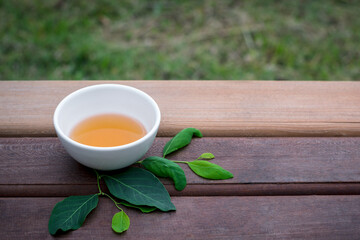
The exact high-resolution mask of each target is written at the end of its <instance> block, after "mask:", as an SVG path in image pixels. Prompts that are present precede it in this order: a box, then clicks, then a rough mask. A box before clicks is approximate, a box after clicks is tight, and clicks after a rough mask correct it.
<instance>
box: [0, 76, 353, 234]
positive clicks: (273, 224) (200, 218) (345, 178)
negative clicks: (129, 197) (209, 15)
mask: <svg viewBox="0 0 360 240" xmlns="http://www.w3.org/2000/svg"><path fill="white" fill-rule="evenodd" d="M98 83H99V82H91V81H78V82H73V81H54V82H47V81H41V82H40V81H38V82H37V81H27V82H0V137H1V138H0V213H1V214H0V220H1V221H0V223H1V224H0V232H1V237H0V238H1V239H49V238H52V236H51V235H50V234H49V233H48V229H47V224H48V220H49V216H50V213H51V210H52V208H53V206H54V204H55V203H56V202H58V201H60V200H62V199H64V197H67V196H69V195H85V194H91V193H95V192H97V186H96V178H95V175H94V173H93V171H92V170H91V169H88V168H86V167H84V166H82V165H80V164H78V163H77V162H76V161H74V160H73V159H72V158H71V157H70V156H69V155H68V154H67V153H66V152H65V150H64V149H63V147H62V146H61V144H60V142H59V141H58V139H57V138H56V136H55V132H54V129H53V126H52V114H53V111H54V109H55V107H56V105H57V104H58V103H59V101H60V100H61V99H62V98H63V97H65V96H66V95H67V94H69V93H70V92H72V91H74V90H76V89H79V88H81V87H84V86H88V85H92V84H98ZM112 83H113V82H112ZM118 83H120V84H125V85H130V86H134V87H137V88H139V89H141V90H143V91H145V92H147V93H149V94H150V95H151V96H153V98H154V99H155V100H156V101H157V102H158V104H159V106H160V109H161V112H162V122H161V127H160V130H159V133H158V137H157V139H156V140H155V143H154V145H153V146H152V148H151V149H150V150H149V152H148V153H147V156H150V155H161V150H162V147H163V146H164V144H165V142H166V141H168V140H169V137H171V136H173V135H174V134H175V133H177V132H178V131H179V130H181V129H183V128H185V127H196V128H199V129H200V130H201V131H202V132H203V133H204V135H205V137H204V138H202V139H194V140H193V143H192V144H191V145H189V146H188V147H186V148H185V149H184V150H183V151H180V152H178V153H176V154H174V155H173V156H172V159H176V160H192V159H194V158H196V157H197V156H198V155H200V154H201V153H203V152H212V153H214V155H215V156H216V159H214V160H213V162H214V163H217V164H219V165H221V166H223V167H224V168H225V169H228V170H230V171H231V172H232V173H233V174H234V178H233V179H229V180H224V181H214V180H212V181H210V180H204V179H202V178H200V177H197V176H196V175H194V174H192V173H191V172H190V171H189V169H187V168H185V167H184V170H185V174H186V175H187V178H188V186H187V187H186V189H185V190H183V191H181V192H179V191H176V190H175V189H174V187H173V185H172V183H171V182H170V181H168V180H166V179H164V180H163V183H164V184H165V186H166V188H167V189H168V190H169V192H170V194H171V195H172V201H173V202H174V204H175V206H176V207H177V211H176V212H170V213H162V212H155V213H151V214H141V213H139V212H138V211H136V210H133V209H126V212H127V213H128V215H129V217H130V219H131V226H130V229H129V230H128V231H127V232H126V233H125V234H122V235H117V234H115V233H114V232H113V231H112V230H111V218H112V216H113V214H114V213H115V212H116V211H117V210H116V208H115V207H114V206H113V203H112V202H111V201H110V200H108V199H105V198H101V199H100V203H99V206H98V209H96V210H95V211H94V212H93V213H92V214H91V215H90V216H89V217H88V219H87V220H86V222H85V224H84V225H83V227H81V228H80V229H78V230H76V231H70V232H68V233H66V234H63V235H60V236H59V237H62V238H68V239H121V238H124V239H137V240H139V239H326V240H329V239H360V83H359V82H252V81H245V82H233V81H231V82H230V81H228V82H225V81H161V82H160V81H119V82H118ZM103 188H105V186H103Z"/></svg>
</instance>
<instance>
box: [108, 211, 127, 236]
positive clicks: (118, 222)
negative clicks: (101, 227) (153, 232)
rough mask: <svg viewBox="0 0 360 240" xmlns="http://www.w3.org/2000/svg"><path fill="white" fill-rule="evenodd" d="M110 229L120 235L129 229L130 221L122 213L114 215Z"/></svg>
mask: <svg viewBox="0 0 360 240" xmlns="http://www.w3.org/2000/svg"><path fill="white" fill-rule="evenodd" d="M111 227H112V229H113V230H114V231H115V232H117V233H122V232H124V231H126V230H128V229H129V227H130V219H129V217H128V215H126V213H125V212H124V211H121V212H118V213H115V215H114V216H113V218H112V224H111Z"/></svg>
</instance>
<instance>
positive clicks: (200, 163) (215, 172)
mask: <svg viewBox="0 0 360 240" xmlns="http://www.w3.org/2000/svg"><path fill="white" fill-rule="evenodd" d="M188 165H189V167H190V168H191V170H193V172H194V173H196V174H197V175H199V176H200V177H203V178H208V179H229V178H233V177H234V176H233V175H232V173H231V172H229V171H226V170H225V169H223V168H222V167H220V166H219V165H216V164H214V163H211V162H208V161H204V160H195V161H192V162H188Z"/></svg>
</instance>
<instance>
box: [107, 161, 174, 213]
mask: <svg viewBox="0 0 360 240" xmlns="http://www.w3.org/2000/svg"><path fill="white" fill-rule="evenodd" d="M102 177H103V179H104V180H105V183H106V185H107V187H108V188H109V191H110V192H111V194H112V195H114V196H115V197H117V198H119V199H123V200H125V201H127V202H129V203H132V204H135V205H145V206H151V207H156V208H158V209H160V210H162V211H170V210H176V208H175V206H174V204H173V203H172V202H171V199H170V195H169V193H168V192H167V190H166V188H165V187H164V185H163V184H162V183H161V182H160V181H159V179H158V178H157V177H155V176H154V174H152V173H151V172H149V171H146V170H144V169H141V168H134V167H131V168H128V169H127V170H126V171H125V172H122V173H120V174H116V175H103V176H102Z"/></svg>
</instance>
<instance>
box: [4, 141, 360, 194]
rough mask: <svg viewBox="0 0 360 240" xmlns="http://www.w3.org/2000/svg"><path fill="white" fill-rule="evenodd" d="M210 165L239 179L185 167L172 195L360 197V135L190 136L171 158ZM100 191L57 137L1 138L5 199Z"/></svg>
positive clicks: (158, 146)
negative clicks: (207, 156) (182, 183)
mask: <svg viewBox="0 0 360 240" xmlns="http://www.w3.org/2000/svg"><path fill="white" fill-rule="evenodd" d="M168 140H169V138H157V139H156V140H155V142H154V144H153V146H152V147H151V149H150V150H149V152H148V153H147V155H146V156H151V155H155V156H160V155H161V152H162V148H163V146H164V145H165V143H166V142H167V141H168ZM203 152H212V153H214V154H215V156H216V158H215V159H214V160H212V162H214V163H216V164H219V165H221V166H222V167H223V168H225V169H228V170H230V171H231V172H232V173H233V174H234V178H232V179H228V180H223V181H215V180H205V179H203V178H200V177H198V176H196V175H195V174H193V173H192V172H191V170H189V168H188V167H187V166H184V165H182V167H183V169H184V171H185V174H186V176H187V179H188V186H187V188H186V189H185V190H184V191H182V192H178V191H176V190H175V189H174V188H173V185H172V182H170V181H169V180H167V179H163V182H164V184H165V185H166V187H167V188H168V189H169V191H170V193H171V194H172V195H286V194H288V195H293V194H360V161H359V159H360V138H350V137H346V138H231V137H229V138H218V137H205V138H201V139H199V138H197V139H193V142H192V144H190V145H189V146H187V147H186V148H184V149H183V150H182V151H179V152H178V153H176V154H173V155H170V158H171V159H175V160H187V161H191V160H193V159H196V158H197V157H198V156H199V155H200V154H201V153H203ZM95 191H96V179H95V175H94V172H93V171H92V170H91V169H88V168H86V167H84V166H82V165H80V164H78V163H77V162H76V161H74V160H73V159H72V158H71V157H70V156H69V155H68V154H67V153H66V152H65V150H64V149H63V147H62V146H61V144H60V142H59V141H58V139H57V138H0V196H67V195H71V194H90V193H92V192H95Z"/></svg>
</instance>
